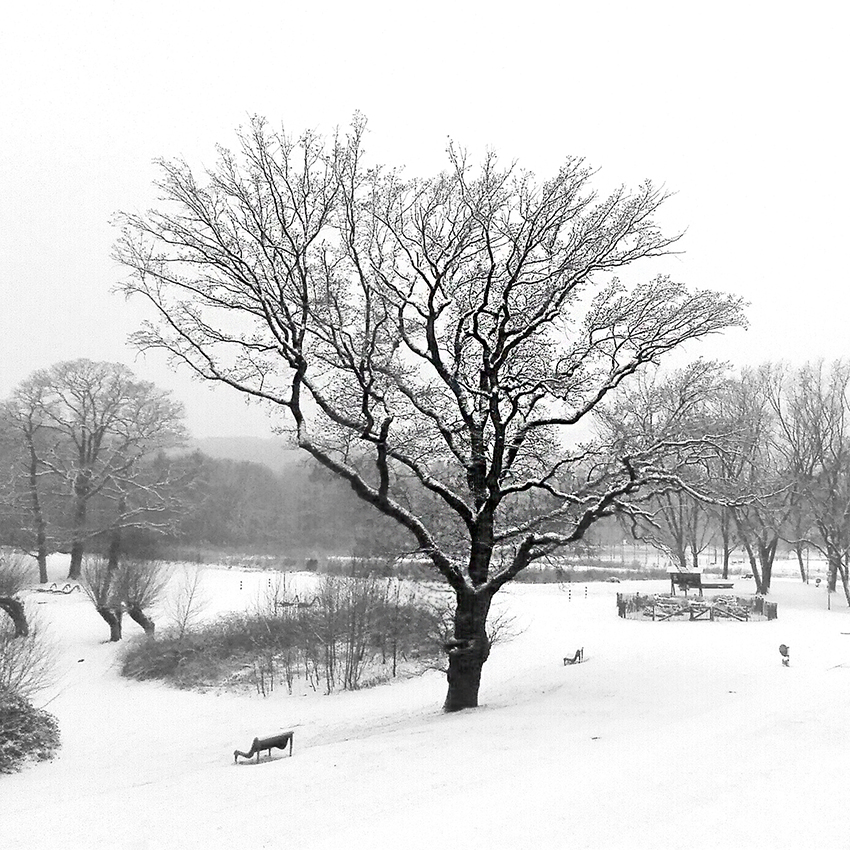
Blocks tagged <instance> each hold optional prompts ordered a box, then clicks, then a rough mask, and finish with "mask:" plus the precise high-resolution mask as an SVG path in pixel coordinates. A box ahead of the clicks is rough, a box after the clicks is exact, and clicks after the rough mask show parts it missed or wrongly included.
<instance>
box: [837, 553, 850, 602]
mask: <svg viewBox="0 0 850 850" xmlns="http://www.w3.org/2000/svg"><path fill="white" fill-rule="evenodd" d="M838 573H839V575H840V576H841V584H842V586H843V587H844V598H845V599H846V600H847V605H848V607H850V577H848V574H847V564H846V563H845V559H844V558H839V559H838Z"/></svg>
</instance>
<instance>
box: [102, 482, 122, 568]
mask: <svg viewBox="0 0 850 850" xmlns="http://www.w3.org/2000/svg"><path fill="white" fill-rule="evenodd" d="M126 510H127V500H126V499H125V498H124V496H121V498H120V499H119V500H118V518H117V519H116V521H115V523H116V524H115V527H114V528H113V529H112V534H111V535H110V537H109V560H108V563H107V567H108V569H109V571H110V572H115V570H117V569H118V562H119V560H120V559H121V544H122V537H121V525H120V523H121V518H122V517H123V516H124V512H125V511H126Z"/></svg>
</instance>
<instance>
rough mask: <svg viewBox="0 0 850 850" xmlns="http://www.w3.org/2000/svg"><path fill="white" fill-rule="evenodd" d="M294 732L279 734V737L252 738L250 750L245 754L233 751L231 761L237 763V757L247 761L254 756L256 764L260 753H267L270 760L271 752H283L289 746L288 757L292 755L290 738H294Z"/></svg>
mask: <svg viewBox="0 0 850 850" xmlns="http://www.w3.org/2000/svg"><path fill="white" fill-rule="evenodd" d="M294 734H295V733H294V732H291V731H290V732H281V733H280V734H279V735H271V736H270V737H268V738H254V740H253V741H252V742H251V749H250V750H248V752H247V753H243V752H242V751H241V750H234V751H233V761H234V762H237V761H239V756H242V758H243V759H249V758H251V756H253V755H256V757H257V762H258V763H259V761H260V753H261V752H263V751H264V750H268V751H269V758H271V754H272V750H273V749H278V750H285V749H286V747H287V746H289V755H290V756H291V755H292V738H293V736H294Z"/></svg>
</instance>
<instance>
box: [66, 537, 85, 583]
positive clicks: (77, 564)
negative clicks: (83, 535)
mask: <svg viewBox="0 0 850 850" xmlns="http://www.w3.org/2000/svg"><path fill="white" fill-rule="evenodd" d="M84 551H85V545H84V544H83V542H82V540H75V541H74V543H73V544H72V546H71V568H70V569H69V570H68V578H69V579H71V580H72V581H79V580H80V575H81V574H82V571H83V552H84Z"/></svg>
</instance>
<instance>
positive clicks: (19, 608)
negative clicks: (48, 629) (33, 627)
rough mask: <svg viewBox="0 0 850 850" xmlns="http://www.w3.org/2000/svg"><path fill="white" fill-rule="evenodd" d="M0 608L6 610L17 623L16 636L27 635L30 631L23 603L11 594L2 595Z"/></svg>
mask: <svg viewBox="0 0 850 850" xmlns="http://www.w3.org/2000/svg"><path fill="white" fill-rule="evenodd" d="M0 610H3V611H5V612H6V613H7V614H8V615H9V616H10V617H11V618H12V622H13V623H14V624H15V637H26V636H27V635H28V634H29V633H30V629H29V625H28V624H27V616H26V613H25V612H24V606H23V603H22V602H20V601H19V600H17V599H13V598H12V597H11V596H0Z"/></svg>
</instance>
